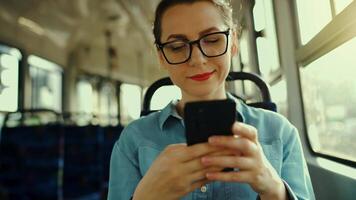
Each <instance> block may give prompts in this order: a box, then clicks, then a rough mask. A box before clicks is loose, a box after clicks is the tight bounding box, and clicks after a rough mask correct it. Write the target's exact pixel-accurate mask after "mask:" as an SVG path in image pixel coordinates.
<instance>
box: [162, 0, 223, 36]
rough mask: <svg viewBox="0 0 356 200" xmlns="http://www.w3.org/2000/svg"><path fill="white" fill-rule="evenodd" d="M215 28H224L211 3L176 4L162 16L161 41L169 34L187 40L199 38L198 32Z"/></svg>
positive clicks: (217, 12) (215, 8)
mask: <svg viewBox="0 0 356 200" xmlns="http://www.w3.org/2000/svg"><path fill="white" fill-rule="evenodd" d="M212 27H216V28H218V29H220V30H222V29H223V28H224V27H226V25H225V23H224V20H223V18H222V16H221V14H220V11H219V9H218V8H217V7H216V6H215V5H214V4H213V3H211V2H208V1H199V2H195V3H193V4H178V5H175V6H172V7H170V8H168V9H167V10H166V11H165V12H164V14H163V16H162V25H161V30H162V38H161V40H162V41H165V40H166V39H167V37H168V36H169V35H171V34H183V35H186V36H187V37H188V38H195V37H198V36H199V32H201V31H203V30H206V29H209V28H212Z"/></svg>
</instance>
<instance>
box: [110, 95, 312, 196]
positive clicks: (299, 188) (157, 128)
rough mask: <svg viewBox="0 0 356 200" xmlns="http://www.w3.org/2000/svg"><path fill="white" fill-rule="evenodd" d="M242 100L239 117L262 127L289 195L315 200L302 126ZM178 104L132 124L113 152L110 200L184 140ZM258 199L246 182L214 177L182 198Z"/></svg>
mask: <svg viewBox="0 0 356 200" xmlns="http://www.w3.org/2000/svg"><path fill="white" fill-rule="evenodd" d="M228 97H229V98H232V99H234V100H235V102H236V103H237V106H236V109H237V113H238V116H237V117H238V118H239V120H240V121H242V122H243V123H246V124H250V125H252V126H254V127H255V128H256V129H257V130H258V138H259V142H260V144H261V146H262V149H263V152H264V154H265V156H266V158H267V159H268V160H269V162H270V163H271V165H272V166H273V167H274V169H275V170H276V172H277V173H278V174H279V175H280V177H281V178H282V180H283V181H284V184H285V186H286V189H287V194H288V196H289V199H315V197H314V192H313V188H312V184H311V180H310V177H309V172H308V169H307V166H306V162H305V160H304V157H303V152H302V148H301V143H300V140H299V136H298V131H297V129H296V128H295V127H294V126H293V125H292V124H291V123H289V121H288V120H287V119H285V118H284V117H283V116H281V115H279V114H278V113H274V112H270V111H267V110H263V109H258V108H253V107H250V106H247V105H246V104H244V103H243V102H241V101H239V100H237V99H235V98H234V97H232V96H231V95H228ZM175 104H176V103H175V102H171V103H170V104H168V105H167V106H166V107H165V108H164V109H163V110H161V111H159V112H155V113H152V114H150V115H148V116H146V117H142V118H140V119H138V120H136V121H134V122H132V123H130V124H129V125H128V126H127V127H126V128H125V129H124V130H123V132H122V133H121V136H120V139H119V140H118V141H117V142H116V143H115V145H114V147H113V151H112V154H111V163H110V179H109V192H108V199H109V200H128V199H130V198H131V197H132V195H133V193H134V191H135V188H136V186H137V185H138V183H139V182H140V180H141V179H142V177H143V176H144V175H145V173H146V172H147V170H148V169H149V167H150V166H151V164H152V163H153V161H154V160H155V159H156V158H157V156H158V155H159V154H160V152H161V151H162V150H164V149H165V147H166V146H167V145H170V144H176V143H185V142H186V139H185V131H184V123H183V120H182V118H181V117H179V115H178V114H177V111H176V109H175ZM256 198H258V194H257V193H256V192H255V191H253V190H252V188H251V187H250V186H249V185H248V184H246V183H231V182H219V181H215V182H212V183H209V184H207V185H205V186H203V187H201V188H199V189H196V190H195V191H193V192H191V193H189V194H188V195H187V196H185V197H183V198H182V199H183V200H199V199H204V200H210V199H211V200H235V199H236V200H237V199H251V200H252V199H253V200H255V199H256Z"/></svg>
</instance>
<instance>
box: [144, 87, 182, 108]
mask: <svg viewBox="0 0 356 200" xmlns="http://www.w3.org/2000/svg"><path fill="white" fill-rule="evenodd" d="M181 98H182V95H181V92H180V89H179V88H178V87H177V86H175V85H174V86H164V87H160V88H159V89H158V90H157V91H156V92H155V93H154V95H153V97H152V99H151V110H159V109H162V108H164V107H165V106H166V105H167V104H168V103H169V102H170V101H172V100H174V99H181Z"/></svg>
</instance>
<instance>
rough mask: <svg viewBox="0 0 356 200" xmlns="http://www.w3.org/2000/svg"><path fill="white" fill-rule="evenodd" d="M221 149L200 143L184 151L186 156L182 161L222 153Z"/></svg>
mask: <svg viewBox="0 0 356 200" xmlns="http://www.w3.org/2000/svg"><path fill="white" fill-rule="evenodd" d="M221 150H222V148H221V147H217V146H212V145H210V144H209V143H207V142H206V143H200V144H195V145H192V146H189V147H187V148H185V149H184V153H183V154H184V155H183V156H182V157H181V159H182V160H181V161H183V162H185V161H190V160H193V159H196V158H200V157H202V156H204V155H206V154H209V153H213V152H217V151H221Z"/></svg>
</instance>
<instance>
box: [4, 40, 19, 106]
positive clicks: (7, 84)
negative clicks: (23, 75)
mask: <svg viewBox="0 0 356 200" xmlns="http://www.w3.org/2000/svg"><path fill="white" fill-rule="evenodd" d="M21 59H22V55H21V53H20V51H19V50H18V49H15V48H10V47H7V46H4V45H0V102H2V103H1V104H0V111H5V112H13V111H16V110H17V107H18V83H19V60H21Z"/></svg>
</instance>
